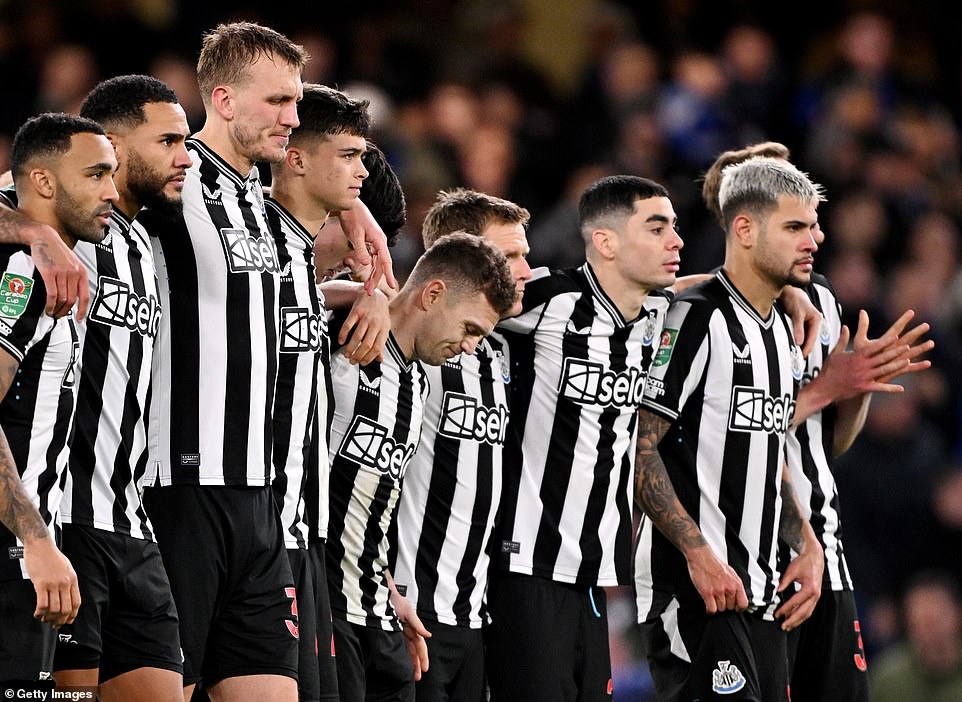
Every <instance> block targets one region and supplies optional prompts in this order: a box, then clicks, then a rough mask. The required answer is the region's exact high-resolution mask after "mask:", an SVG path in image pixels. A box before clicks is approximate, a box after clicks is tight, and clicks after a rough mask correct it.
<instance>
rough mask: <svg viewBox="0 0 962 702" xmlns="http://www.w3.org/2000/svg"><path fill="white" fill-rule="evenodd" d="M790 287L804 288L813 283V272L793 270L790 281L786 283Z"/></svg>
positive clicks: (789, 277)
mask: <svg viewBox="0 0 962 702" xmlns="http://www.w3.org/2000/svg"><path fill="white" fill-rule="evenodd" d="M785 282H786V283H787V284H788V285H793V286H795V287H796V288H804V287H805V286H806V285H808V284H809V283H811V282H812V272H811V271H799V270H797V269H796V270H793V271H792V272H791V273H790V274H789V276H788V280H787V281H785Z"/></svg>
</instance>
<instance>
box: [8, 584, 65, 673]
mask: <svg viewBox="0 0 962 702" xmlns="http://www.w3.org/2000/svg"><path fill="white" fill-rule="evenodd" d="M36 609H37V591H36V590H34V589H33V583H31V582H30V581H29V580H4V581H0V622H2V625H0V681H13V680H20V681H27V680H29V681H41V680H51V679H52V678H53V653H54V647H55V646H56V643H57V632H56V631H55V630H54V628H53V627H52V626H50V624H44V623H42V622H40V621H39V620H38V619H34V618H33V613H34V611H35V610H36Z"/></svg>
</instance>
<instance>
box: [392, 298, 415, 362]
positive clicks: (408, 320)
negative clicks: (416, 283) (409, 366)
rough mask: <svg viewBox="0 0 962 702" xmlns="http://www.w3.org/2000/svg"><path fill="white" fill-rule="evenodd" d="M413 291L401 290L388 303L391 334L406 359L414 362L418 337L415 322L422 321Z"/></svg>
mask: <svg viewBox="0 0 962 702" xmlns="http://www.w3.org/2000/svg"><path fill="white" fill-rule="evenodd" d="M412 295H413V293H412V290H410V289H407V290H406V289H404V288H401V290H400V292H398V294H397V295H395V296H394V298H393V299H392V300H391V301H390V302H389V303H388V310H389V312H390V315H391V334H392V335H393V336H394V341H395V342H396V343H397V346H398V348H399V349H400V351H401V353H402V354H404V358H406V359H407V360H408V361H413V360H414V337H415V336H416V335H417V328H416V327H417V324H416V322H415V320H418V319H420V314H419V310H418V309H417V305H416V304H415V300H414V298H413V296H412Z"/></svg>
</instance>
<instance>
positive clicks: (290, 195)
mask: <svg viewBox="0 0 962 702" xmlns="http://www.w3.org/2000/svg"><path fill="white" fill-rule="evenodd" d="M271 197H272V198H274V199H275V200H277V201H278V202H279V203H280V204H281V205H282V206H283V207H284V209H285V210H287V211H288V212H290V214H291V216H292V217H294V219H296V220H297V222H298V224H300V225H301V226H302V227H304V229H305V230H306V231H307V233H308V234H310V235H311V236H312V237H317V233H318V232H319V231H320V229H321V227H323V226H324V223H325V222H326V221H327V218H328V216H329V215H330V212H329V211H328V209H327V208H326V207H324V206H323V205H322V204H320V203H318V202H317V201H316V200H315V199H313V198H311V197H309V196H308V195H306V194H305V193H303V192H299V189H298V188H297V187H296V186H294V185H292V184H290V183H288V182H287V181H286V180H284V179H280V178H279V179H276V180H274V182H273V183H271Z"/></svg>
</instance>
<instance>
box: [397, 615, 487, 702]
mask: <svg viewBox="0 0 962 702" xmlns="http://www.w3.org/2000/svg"><path fill="white" fill-rule="evenodd" d="M424 626H425V627H426V628H427V630H428V631H430V632H431V638H429V639H428V640H427V644H428V662H429V665H428V669H427V670H426V671H424V672H423V673H422V674H421V679H420V680H419V681H418V682H416V683H415V684H414V691H415V693H416V696H417V702H447V701H448V700H451V701H452V702H454V701H457V702H484V700H485V699H486V691H485V684H484V634H483V633H482V631H481V629H469V628H468V627H466V626H451V625H450V624H442V623H441V622H428V621H426V622H424Z"/></svg>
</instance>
